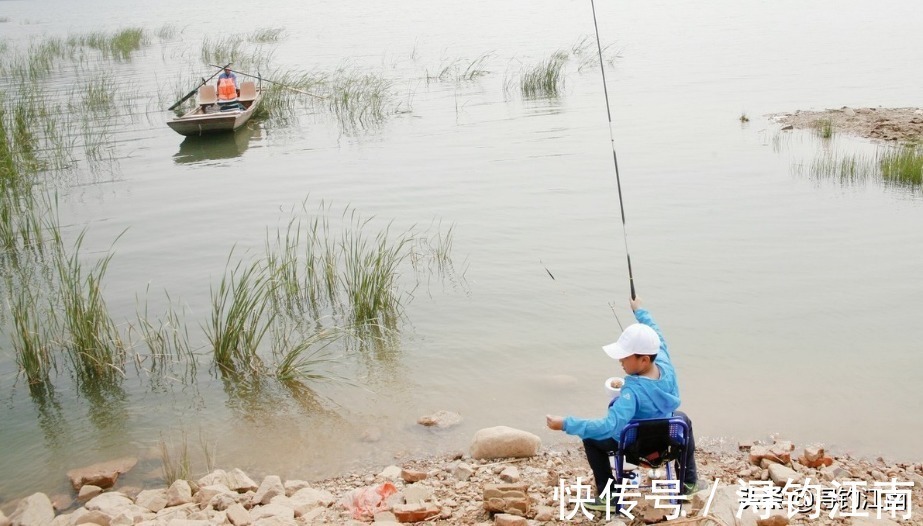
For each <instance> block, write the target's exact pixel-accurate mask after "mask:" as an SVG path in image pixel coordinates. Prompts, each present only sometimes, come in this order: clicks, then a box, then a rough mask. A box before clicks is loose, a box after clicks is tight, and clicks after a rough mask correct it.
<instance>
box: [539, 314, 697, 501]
mask: <svg viewBox="0 0 923 526" xmlns="http://www.w3.org/2000/svg"><path fill="white" fill-rule="evenodd" d="M630 304H631V310H632V311H633V312H634V314H635V319H637V320H638V323H635V324H632V325H630V326H628V327H627V328H626V329H625V330H624V331H623V332H622V335H621V336H619V339H618V340H617V341H616V342H615V343H611V344H609V345H606V346H605V347H603V350H604V351H605V352H606V354H608V355H609V356H610V357H612V358H613V359H615V360H618V361H619V363H620V364H621V365H622V369H623V370H624V371H625V374H626V376H625V383H624V385H623V386H622V389H621V395H620V396H619V397H618V398H617V399H616V400H615V402H614V403H612V404H611V405H610V406H609V411H608V413H607V414H606V416H604V417H603V418H599V419H581V418H575V417H572V416H568V417H560V416H553V415H547V416H546V422H547V424H548V427H549V428H551V429H554V430H556V431H564V432H565V433H567V434H569V435H576V436H579V437H580V438H582V439H583V447H584V450H585V451H586V457H587V461H588V462H589V464H590V469H592V470H593V477H594V479H595V481H596V490H597V495H602V494H603V493H604V491H605V489H606V486H607V485H609V484H616V483H618V482H619V481H612V482H610V480H611V479H612V468H611V466H610V464H609V452H612V451H616V450H617V449H618V442H617V439H618V437H619V436H620V435H621V433H622V429H623V428H624V427H625V425H626V424H628V422H630V421H631V420H634V419H640V418H667V417H670V416H674V415H675V416H679V417H682V418H684V419H685V420H686V423H687V424H689V442H688V448H687V450H686V452H685V455H684V458H682V459H680V462H681V463H683V464H684V465H685V467H686V470H685V480H683V481H682V483H683V488H682V493H684V494H689V493H692V492H694V491H696V490H697V485H696V480H697V477H696V466H695V440H694V439H693V436H692V423H691V422H690V421H689V417H688V416H686V414H685V413H683V412H681V411H676V409H677V408H678V407H679V404H680V399H679V386H678V385H677V382H676V371H675V369H674V368H673V363H672V362H671V361H670V353H669V351H667V343H666V341H665V340H664V339H663V334H662V333H661V331H660V327H658V326H657V324H656V323H655V322H654V319H653V318H652V317H651V315H650V313H649V312H648V311H647V310H645V309H642V308H641V300H640V299H639V298H637V297H635V298H634V299H632V300H631V302H630ZM608 505H609V503H608V502H606V501H605V500H604V499H603V498H601V497H597V499H596V501H595V502H593V503H590V504H587V505H586V508H588V509H591V510H605V509H607V506H608Z"/></svg>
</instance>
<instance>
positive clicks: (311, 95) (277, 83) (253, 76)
mask: <svg viewBox="0 0 923 526" xmlns="http://www.w3.org/2000/svg"><path fill="white" fill-rule="evenodd" d="M209 66H214V67H216V68H217V67H218V66H215V65H214V64H209ZM231 72H233V73H237V74H238V75H243V76H245V77H250V78H252V79H259V80H261V81H265V82H268V83H270V84H276V85H278V86H281V87H283V88H285V89H290V90H292V91H297V92H298V93H301V94H302V95H307V96H309V97H315V98H318V99H325V100H326V99H327V97H322V96H320V95H315V94H313V93H308V92H307V91H304V90H300V89H298V88H293V87H291V86H286V85H285V84H282V83H281V82H276V81H274V80H269V79H267V78H263V77H258V76H256V75H251V74H249V73H244V72H243V71H237V70H233V69H232V70H231Z"/></svg>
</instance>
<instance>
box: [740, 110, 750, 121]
mask: <svg viewBox="0 0 923 526" xmlns="http://www.w3.org/2000/svg"><path fill="white" fill-rule="evenodd" d="M738 120H739V121H740V123H741V124H746V123H748V122H750V117H747V112H745V111H744V112H740V117H739V118H738Z"/></svg>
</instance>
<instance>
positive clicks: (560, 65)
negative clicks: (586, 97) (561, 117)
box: [519, 51, 568, 99]
mask: <svg viewBox="0 0 923 526" xmlns="http://www.w3.org/2000/svg"><path fill="white" fill-rule="evenodd" d="M567 59H568V55H567V53H565V52H563V51H558V52H557V53H555V54H554V55H552V56H551V57H549V58H548V59H547V60H543V61H541V62H539V63H538V64H536V65H535V66H532V67H530V68H526V69H525V70H523V71H522V72H521V73H520V77H519V90H520V92H521V93H522V96H523V97H525V98H529V99H536V98H554V97H558V96H560V94H561V91H562V90H563V89H564V65H565V64H566V63H567Z"/></svg>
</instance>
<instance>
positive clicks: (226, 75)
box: [218, 68, 240, 103]
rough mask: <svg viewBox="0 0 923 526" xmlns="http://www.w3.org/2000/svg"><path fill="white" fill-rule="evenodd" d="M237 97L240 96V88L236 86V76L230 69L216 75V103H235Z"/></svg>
mask: <svg viewBox="0 0 923 526" xmlns="http://www.w3.org/2000/svg"><path fill="white" fill-rule="evenodd" d="M238 95H240V87H238V85H237V76H236V75H234V73H233V72H232V71H231V68H224V71H222V72H221V74H220V75H218V102H219V103H222V102H235V101H237V96H238Z"/></svg>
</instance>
